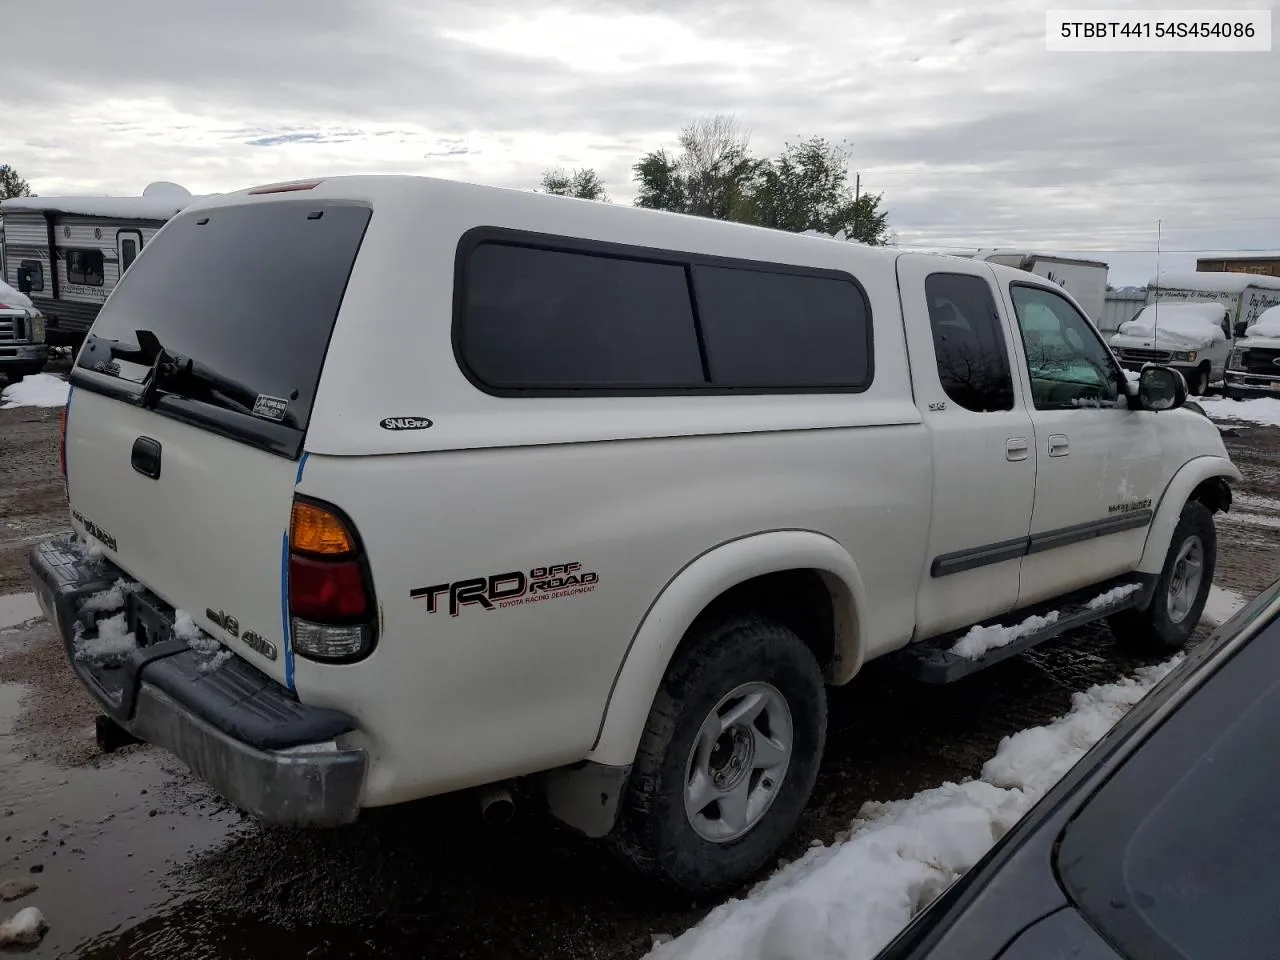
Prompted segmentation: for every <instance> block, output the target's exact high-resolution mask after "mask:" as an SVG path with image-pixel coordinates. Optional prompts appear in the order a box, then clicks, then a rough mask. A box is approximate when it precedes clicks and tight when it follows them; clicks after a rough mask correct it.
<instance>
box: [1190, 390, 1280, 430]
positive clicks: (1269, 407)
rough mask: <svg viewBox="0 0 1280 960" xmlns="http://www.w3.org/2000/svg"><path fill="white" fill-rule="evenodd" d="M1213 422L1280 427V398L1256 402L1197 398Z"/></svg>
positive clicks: (1261, 399)
mask: <svg viewBox="0 0 1280 960" xmlns="http://www.w3.org/2000/svg"><path fill="white" fill-rule="evenodd" d="M1196 402H1197V403H1198V404H1200V405H1201V406H1202V407H1204V412H1205V413H1207V414H1208V415H1209V416H1210V418H1211V419H1213V420H1243V421H1246V422H1248V423H1256V424H1258V425H1259V426H1263V427H1280V397H1259V398H1258V399H1256V400H1228V399H1226V398H1225V397H1197V398H1196Z"/></svg>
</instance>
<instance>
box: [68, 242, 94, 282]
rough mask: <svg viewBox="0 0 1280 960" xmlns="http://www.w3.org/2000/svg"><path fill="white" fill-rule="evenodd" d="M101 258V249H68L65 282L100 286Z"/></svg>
mask: <svg viewBox="0 0 1280 960" xmlns="http://www.w3.org/2000/svg"><path fill="white" fill-rule="evenodd" d="M102 278H103V258H102V251H101V250H68V251H67V282H68V283H79V284H83V285H84V286H86V287H100V286H102Z"/></svg>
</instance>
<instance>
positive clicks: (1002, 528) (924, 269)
mask: <svg viewBox="0 0 1280 960" xmlns="http://www.w3.org/2000/svg"><path fill="white" fill-rule="evenodd" d="M993 279H994V275H993V273H992V271H991V268H990V267H989V266H987V265H986V264H985V263H982V262H980V261H962V260H957V261H955V262H946V261H941V260H939V259H938V258H937V257H928V256H920V255H906V256H902V257H900V258H899V259H898V286H899V290H900V291H901V298H902V309H903V317H904V319H905V321H906V333H907V347H908V350H909V352H910V356H911V378H912V388H913V390H914V392H915V400H916V404H917V405H918V406H919V408H920V412H921V415H922V416H923V417H924V422H925V425H926V426H927V427H928V429H929V434H930V438H931V441H932V448H933V493H932V496H933V504H932V508H933V509H932V513H931V516H932V522H931V526H930V531H929V550H928V556H927V557H926V560H925V563H926V569H925V571H924V575H923V578H922V587H921V589H920V595H919V600H918V602H917V610H916V620H917V636H918V637H920V638H923V637H929V636H936V635H937V634H940V633H944V632H946V631H948V630H951V629H954V628H957V627H963V626H967V625H968V624H971V623H975V622H978V621H980V620H983V619H986V618H989V617H993V616H998V615H1000V614H1003V613H1007V612H1008V611H1009V610H1011V609H1012V608H1013V607H1014V605H1015V604H1016V602H1017V599H1018V589H1019V587H1018V585H1019V571H1020V567H1021V563H1022V556H1023V554H1024V553H1025V551H1026V543H1027V536H1028V531H1029V529H1030V525H1031V511H1032V506H1033V502H1034V498H1035V482H1036V445H1035V442H1034V440H1035V438H1034V434H1033V433H1032V425H1031V416H1030V413H1029V411H1028V409H1027V406H1026V401H1025V399H1024V397H1023V394H1022V391H1021V390H1019V389H1018V388H1017V380H1016V373H1015V367H1014V364H1013V362H1012V360H1011V357H1012V342H1011V337H1012V330H1011V328H1010V327H1009V325H1008V324H1007V323H1006V322H1005V319H1004V317H1003V316H1002V315H1001V312H1000V309H999V307H998V306H997V304H998V302H999V293H998V291H996V289H995V287H994V285H993Z"/></svg>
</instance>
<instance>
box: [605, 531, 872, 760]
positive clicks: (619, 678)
mask: <svg viewBox="0 0 1280 960" xmlns="http://www.w3.org/2000/svg"><path fill="white" fill-rule="evenodd" d="M797 569H812V570H817V571H820V572H821V573H823V574H824V579H825V580H826V582H827V585H828V589H830V590H831V591H832V595H833V596H834V597H836V598H837V599H836V602H837V604H838V606H844V607H846V609H843V610H841V609H839V608H837V609H836V610H835V624H836V664H835V667H834V670H835V673H836V675H837V677H841V678H846V677H848V676H852V675H853V673H855V672H856V671H857V669H858V667H859V666H860V665H861V662H862V647H863V644H862V639H861V638H862V628H861V621H860V618H859V611H861V610H865V609H866V591H865V588H864V586H863V582H862V576H861V574H859V572H858V568H857V565H856V564H855V563H854V562H853V558H852V557H851V556H849V552H848V551H847V550H846V549H845V548H844V547H842V546H841V545H840V544H839V543H837V542H836V541H835V540H833V539H831V538H830V537H827V536H824V535H822V534H819V533H813V532H811V531H808V530H776V531H771V532H768V533H758V534H753V535H751V536H747V537H743V538H741V539H738V540H731V541H729V542H728V543H724V544H721V545H720V546H718V547H714V548H712V549H711V550H709V551H707V552H706V553H704V554H702V555H701V556H699V557H697V558H696V559H694V560H692V561H690V562H689V563H688V564H687V565H686V566H685V567H684V568H683V569H681V570H680V572H679V573H677V574H676V575H675V576H674V577H673V578H672V579H671V580H670V581H668V583H667V585H666V586H665V587H664V588H663V590H662V592H661V593H660V594H659V595H658V597H657V599H656V600H654V602H653V603H652V605H650V607H649V610H648V611H647V612H646V614H645V616H644V619H643V620H642V621H641V623H640V626H639V628H638V629H637V630H636V632H635V634H634V635H633V637H632V639H631V643H630V645H629V646H628V647H627V651H626V653H625V654H623V658H622V663H621V664H619V666H618V672H617V675H616V676H615V677H614V682H613V688H612V689H611V690H610V691H609V699H608V701H607V702H606V704H605V709H604V715H603V716H602V717H601V721H600V729H599V731H598V732H597V734H596V741H595V744H594V745H593V746H592V750H591V753H590V754H588V756H587V759H588V760H591V761H594V762H596V763H603V764H609V765H614V766H620V765H624V764H629V763H631V762H632V761H633V760H634V759H635V754H636V749H637V748H638V747H639V744H640V737H641V735H642V734H643V732H644V725H645V722H646V721H647V720H648V717H649V710H650V708H651V707H652V706H653V699H654V697H655V696H656V695H657V692H658V685H659V684H660V683H661V682H662V677H663V674H665V673H666V670H667V665H668V663H669V662H670V661H671V657H672V655H673V654H674V653H675V650H676V647H677V645H679V643H680V641H681V639H682V638H683V637H684V635H685V633H686V632H687V631H688V629H689V627H690V625H691V624H692V623H693V621H694V620H695V619H696V618H697V616H698V614H699V613H701V612H702V611H703V610H704V609H705V608H706V606H707V605H708V604H709V603H711V602H712V601H713V600H715V599H716V598H717V597H718V596H720V595H721V594H722V593H724V592H725V591H726V590H729V589H731V588H733V587H736V586H737V585H738V584H740V583H743V582H744V581H746V580H750V579H752V578H753V577H759V576H764V575H765V574H769V573H778V572H781V571H783V570H797Z"/></svg>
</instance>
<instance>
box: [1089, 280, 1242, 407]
mask: <svg viewBox="0 0 1280 960" xmlns="http://www.w3.org/2000/svg"><path fill="white" fill-rule="evenodd" d="M1233 344H1234V340H1233V338H1232V322H1231V311H1230V309H1229V308H1228V307H1227V306H1226V304H1223V303H1217V302H1208V303H1189V302H1186V301H1183V300H1157V301H1156V302H1154V303H1148V304H1147V305H1146V306H1145V307H1143V308H1142V309H1141V310H1139V311H1138V313H1137V315H1136V316H1135V317H1134V318H1133V319H1132V320H1130V321H1128V322H1127V323H1122V324H1120V329H1119V330H1118V331H1117V332H1116V333H1115V334H1114V335H1113V336H1112V337H1111V349H1112V350H1114V351H1115V352H1116V355H1117V356H1118V357H1119V358H1120V364H1121V366H1123V367H1124V368H1125V369H1126V370H1134V371H1140V370H1141V369H1142V368H1143V367H1145V366H1146V365H1147V364H1148V363H1159V364H1162V365H1165V366H1169V367H1172V368H1173V369H1175V370H1177V371H1178V372H1179V373H1181V374H1182V375H1183V377H1184V378H1185V379H1186V381H1187V383H1188V385H1189V386H1190V389H1191V393H1192V394H1194V395H1196V396H1201V395H1203V394H1206V393H1208V392H1209V386H1210V384H1214V383H1221V382H1222V379H1223V375H1224V374H1225V373H1226V370H1227V361H1228V360H1229V359H1230V358H1231V348H1232V346H1233Z"/></svg>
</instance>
